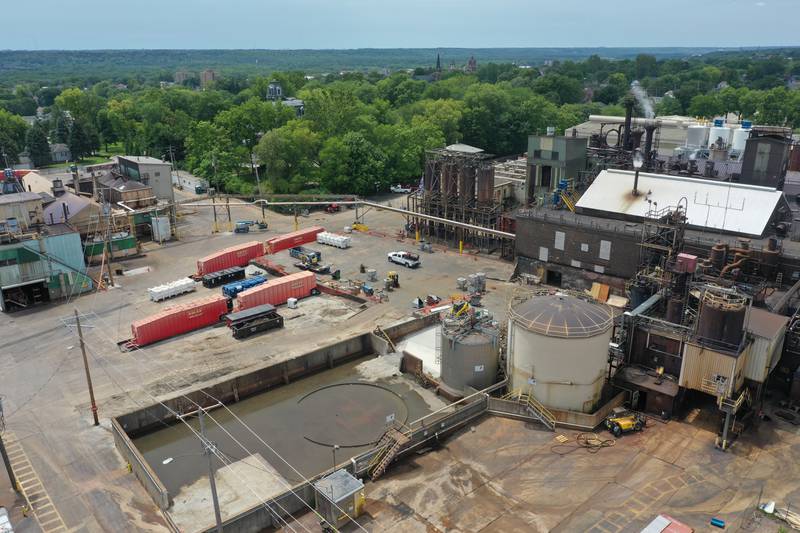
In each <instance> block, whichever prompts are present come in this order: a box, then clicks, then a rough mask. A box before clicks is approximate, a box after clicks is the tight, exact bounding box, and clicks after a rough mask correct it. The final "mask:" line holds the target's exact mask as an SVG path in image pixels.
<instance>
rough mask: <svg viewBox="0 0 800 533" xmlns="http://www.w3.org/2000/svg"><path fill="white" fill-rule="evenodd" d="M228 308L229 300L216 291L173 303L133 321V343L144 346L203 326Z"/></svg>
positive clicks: (215, 321)
mask: <svg viewBox="0 0 800 533" xmlns="http://www.w3.org/2000/svg"><path fill="white" fill-rule="evenodd" d="M227 312H228V300H227V299H226V298H225V297H224V296H222V295H219V294H218V295H216V296H211V297H208V298H200V299H199V300H194V301H192V302H187V303H185V304H180V305H176V306H174V307H170V308H167V309H165V310H164V311H161V312H160V313H157V314H155V315H151V316H149V317H147V318H143V319H141V320H137V321H135V322H133V323H132V324H131V333H132V334H133V338H132V339H131V342H132V343H133V344H135V345H136V346H145V345H147V344H152V343H154V342H158V341H160V340H164V339H168V338H170V337H174V336H176V335H180V334H182V333H186V332H189V331H193V330H195V329H200V328H204V327H206V326H210V325H211V324H215V323H217V322H219V319H220V317H221V316H222V315H225V314H226V313H227Z"/></svg>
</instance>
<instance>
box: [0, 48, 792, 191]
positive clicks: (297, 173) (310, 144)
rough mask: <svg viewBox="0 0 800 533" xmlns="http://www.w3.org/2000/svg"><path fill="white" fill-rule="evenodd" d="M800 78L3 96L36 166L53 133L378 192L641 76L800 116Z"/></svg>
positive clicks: (227, 87)
mask: <svg viewBox="0 0 800 533" xmlns="http://www.w3.org/2000/svg"><path fill="white" fill-rule="evenodd" d="M795 76H798V78H800V60H799V59H798V58H797V57H794V56H793V55H791V54H784V53H780V54H771V55H770V54H764V55H763V56H760V55H756V54H751V55H730V54H721V55H711V56H708V57H706V56H703V57H701V58H691V59H662V60H659V59H657V58H656V57H654V56H650V55H645V54H640V55H639V56H637V57H636V58H634V59H625V60H607V59H603V58H600V57H599V56H591V57H589V58H588V59H587V60H585V61H564V62H554V63H552V64H548V65H547V66H541V67H536V68H533V67H520V66H518V65H513V64H510V63H508V64H498V63H487V64H483V65H480V66H479V68H478V69H477V71H476V72H473V73H466V72H463V71H461V70H448V69H445V71H443V72H435V71H433V70H432V69H431V68H418V69H416V70H413V71H402V72H396V73H394V74H391V75H389V76H384V75H382V74H381V73H378V72H376V71H373V72H367V73H341V74H335V75H327V76H320V77H316V78H313V79H312V77H310V76H305V75H304V73H302V72H299V71H289V72H276V73H273V74H272V75H271V76H270V77H262V76H255V77H252V78H246V77H237V76H233V77H223V78H222V79H219V80H217V81H215V82H213V83H212V84H211V85H210V86H208V87H206V88H205V89H204V90H196V89H194V88H190V87H185V86H162V85H158V86H154V85H152V84H147V83H142V84H131V85H123V84H118V83H114V82H112V81H110V80H106V81H100V82H97V83H94V84H92V85H91V86H88V87H82V88H78V87H66V88H58V89H57V90H53V89H51V88H50V87H39V88H36V87H32V86H29V85H28V86H21V87H17V88H16V89H15V90H14V91H12V92H10V93H6V94H5V97H4V94H2V93H0V108H5V109H0V147H2V149H3V152H4V153H5V154H6V156H7V157H8V158H10V159H14V158H15V157H16V155H17V154H18V153H20V152H23V151H26V150H27V151H28V153H29V154H30V156H31V158H32V159H33V160H34V162H35V163H36V164H44V163H45V162H46V161H47V159H48V157H49V150H46V146H47V144H48V142H50V143H52V142H64V143H65V144H67V145H68V146H69V147H70V149H71V150H72V152H73V156H74V157H76V158H80V157H84V156H86V155H89V154H91V153H93V152H95V151H97V150H99V149H101V148H108V147H109V146H112V147H115V149H116V150H117V151H122V152H125V153H129V154H145V155H151V156H155V157H169V156H168V154H170V155H171V156H173V157H174V158H175V159H176V161H177V162H178V164H179V166H181V167H183V168H186V169H187V170H189V171H191V172H193V173H195V174H197V175H200V176H202V177H204V178H206V179H208V180H209V181H210V182H211V183H212V184H214V185H215V186H217V187H219V188H220V189H223V190H227V191H230V192H238V193H244V194H252V193H255V192H256V180H255V171H256V167H258V168H259V169H260V176H261V177H262V178H263V180H262V182H263V183H262V184H263V187H264V191H265V192H266V191H273V192H277V193H285V192H293V193H294V192H300V191H309V192H318V191H319V192H321V191H326V192H334V193H358V194H365V193H370V192H376V191H382V190H386V189H388V187H389V185H390V184H392V183H413V182H416V181H418V180H419V176H420V173H421V171H422V166H423V162H424V158H425V152H426V150H429V149H432V148H438V147H442V146H445V145H447V144H452V143H456V142H463V143H466V144H470V145H474V146H478V147H480V148H483V149H484V150H486V151H487V152H488V153H491V154H495V155H509V154H515V153H522V152H524V151H525V150H526V149H527V136H528V135H529V134H533V133H544V131H545V130H546V128H547V127H549V126H553V127H555V128H556V129H557V130H558V131H560V132H563V131H564V130H565V129H566V128H568V127H570V126H573V125H575V124H578V123H580V122H582V121H584V120H586V119H587V117H588V116H589V115H590V114H606V115H621V114H623V112H624V110H623V107H622V106H621V105H620V103H621V101H622V99H623V98H624V97H625V95H626V94H627V93H628V91H629V89H630V85H631V83H632V82H633V81H634V80H637V81H638V83H639V84H640V85H641V86H642V87H643V88H644V89H645V90H647V91H648V93H649V94H650V95H651V96H656V97H657V100H658V103H657V105H656V109H657V112H658V114H660V115H673V114H690V115H695V116H706V117H713V116H716V115H721V114H725V113H736V114H738V115H739V116H740V117H742V118H748V119H752V120H754V121H755V122H757V123H764V124H773V125H788V126H790V127H800V91H798V90H793V89H792V87H794V86H795V85H794V84H795V81H796V80H795V78H794V77H795ZM271 81H277V82H279V83H280V84H281V86H282V89H283V94H284V95H286V96H291V97H296V98H299V99H302V100H303V102H304V106H305V107H304V109H305V113H304V114H303V115H302V116H297V115H296V113H295V108H293V107H290V106H287V105H283V104H282V103H281V102H274V101H270V100H269V99H268V94H269V93H268V88H269V84H270V82H271ZM27 99H31V100H33V101H34V109H35V108H36V107H43V108H44V111H45V112H46V116H47V119H46V120H41V121H37V122H35V123H34V124H33V125H32V126H30V127H29V126H28V124H27V123H26V122H25V121H24V120H23V119H22V118H21V117H20V116H18V115H19V112H20V111H26V112H27V111H30V105H28V104H25V103H24V102H25V101H27ZM8 102H11V104H8ZM15 106H16V107H15ZM25 106H27V107H25ZM23 108H24V109H23ZM14 111H17V113H16V114H15V113H14Z"/></svg>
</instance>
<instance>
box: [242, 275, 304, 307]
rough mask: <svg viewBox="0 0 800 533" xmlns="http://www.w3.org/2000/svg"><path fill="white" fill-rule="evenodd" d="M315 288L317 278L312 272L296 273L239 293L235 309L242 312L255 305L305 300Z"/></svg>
mask: <svg viewBox="0 0 800 533" xmlns="http://www.w3.org/2000/svg"><path fill="white" fill-rule="evenodd" d="M316 288H317V277H316V276H315V275H314V273H313V272H297V273H295V274H289V275H288V276H284V277H282V278H275V279H271V280H269V281H268V282H266V283H264V284H262V285H259V286H258V287H253V288H252V289H247V290H246V291H242V292H240V293H239V295H238V297H237V298H236V309H237V310H238V311H242V310H244V309H250V308H251V307H255V306H257V305H263V304H270V305H281V304H285V303H286V300H288V299H289V298H305V297H306V296H310V295H311V291H312V290H314V289H316Z"/></svg>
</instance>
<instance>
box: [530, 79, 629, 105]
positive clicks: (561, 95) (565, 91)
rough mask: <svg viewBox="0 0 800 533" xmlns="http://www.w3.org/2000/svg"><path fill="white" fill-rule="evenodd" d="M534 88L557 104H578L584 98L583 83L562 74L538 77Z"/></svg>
mask: <svg viewBox="0 0 800 533" xmlns="http://www.w3.org/2000/svg"><path fill="white" fill-rule="evenodd" d="M533 90H534V91H536V92H537V93H539V94H541V95H542V96H544V97H545V98H547V99H549V100H551V101H552V102H554V103H556V104H576V103H578V102H580V101H581V100H583V86H582V85H581V83H580V82H579V81H578V80H575V79H572V78H568V77H567V76H562V75H561V74H548V75H546V76H542V77H541V78H537V79H536V80H535V81H534V82H533ZM609 103H613V102H609Z"/></svg>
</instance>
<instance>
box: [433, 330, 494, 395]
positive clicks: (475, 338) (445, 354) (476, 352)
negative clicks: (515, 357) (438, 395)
mask: <svg viewBox="0 0 800 533" xmlns="http://www.w3.org/2000/svg"><path fill="white" fill-rule="evenodd" d="M441 335H442V353H441V355H442V357H441V364H442V367H441V368H442V369H441V377H442V383H443V385H444V386H445V387H446V388H447V389H449V391H450V392H452V393H453V394H454V395H457V396H463V395H464V393H465V390H466V388H467V387H472V388H473V389H477V390H481V389H485V388H486V387H488V386H489V385H492V384H493V383H494V382H495V378H496V377H497V338H498V336H497V330H496V329H495V328H491V327H486V328H480V329H478V328H467V329H463V330H462V329H457V330H448V329H447V328H444V327H443V328H442V332H441Z"/></svg>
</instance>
